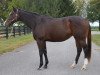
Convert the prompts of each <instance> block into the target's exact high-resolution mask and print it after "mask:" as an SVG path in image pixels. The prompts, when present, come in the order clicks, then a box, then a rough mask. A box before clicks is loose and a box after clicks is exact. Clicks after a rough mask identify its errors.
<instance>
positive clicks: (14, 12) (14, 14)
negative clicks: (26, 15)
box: [4, 7, 19, 27]
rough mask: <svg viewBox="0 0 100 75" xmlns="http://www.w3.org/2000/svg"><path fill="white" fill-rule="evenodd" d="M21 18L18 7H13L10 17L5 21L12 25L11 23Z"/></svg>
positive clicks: (7, 24)
mask: <svg viewBox="0 0 100 75" xmlns="http://www.w3.org/2000/svg"><path fill="white" fill-rule="evenodd" d="M18 19H19V12H18V9H17V8H14V7H13V10H12V11H11V12H10V14H9V17H8V18H7V19H6V21H5V22H4V24H5V26H7V27H8V26H10V25H11V24H13V23H15V22H16V21H18Z"/></svg>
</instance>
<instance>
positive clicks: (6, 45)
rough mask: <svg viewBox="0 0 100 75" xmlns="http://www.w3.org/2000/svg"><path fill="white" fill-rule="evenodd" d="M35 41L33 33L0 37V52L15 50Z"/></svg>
mask: <svg viewBox="0 0 100 75" xmlns="http://www.w3.org/2000/svg"><path fill="white" fill-rule="evenodd" d="M32 41H33V37H32V34H27V35H22V36H16V37H15V38H14V37H10V38H9V39H5V38H1V39H0V54H2V53H5V52H10V51H13V50H14V49H16V48H18V47H20V46H22V45H25V44H27V43H29V42H32Z"/></svg>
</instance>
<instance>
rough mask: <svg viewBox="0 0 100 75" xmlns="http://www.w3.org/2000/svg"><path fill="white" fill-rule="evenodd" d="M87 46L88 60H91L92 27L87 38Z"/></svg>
mask: <svg viewBox="0 0 100 75" xmlns="http://www.w3.org/2000/svg"><path fill="white" fill-rule="evenodd" d="M87 45H88V57H87V58H88V60H89V61H90V59H91V27H90V25H89V30H88V36H87Z"/></svg>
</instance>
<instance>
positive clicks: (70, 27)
mask: <svg viewBox="0 0 100 75" xmlns="http://www.w3.org/2000/svg"><path fill="white" fill-rule="evenodd" d="M16 21H22V22H23V23H25V24H26V25H27V26H28V27H30V28H31V29H32V32H33V37H34V39H35V40H36V42H37V45H38V48H39V56H40V65H39V68H38V69H40V68H41V67H42V66H43V55H44V57H45V65H44V68H47V65H48V63H49V61H48V57H47V48H46V41H51V42H61V41H64V40H67V39H68V38H70V37H71V36H73V37H74V39H75V42H76V47H77V55H76V58H75V61H74V63H73V64H72V65H71V67H72V68H74V67H75V65H76V64H77V63H78V59H79V57H80V53H81V51H82V49H83V51H84V65H83V66H82V69H86V67H87V65H88V62H89V61H90V58H91V28H90V25H89V21H88V20H87V19H84V18H82V17H79V16H68V17H63V18H52V17H48V16H44V15H40V14H37V13H32V12H27V11H25V10H22V9H17V8H13V10H12V12H11V13H10V14H9V17H8V18H7V20H6V21H5V25H6V26H10V25H11V24H13V23H15V22H16Z"/></svg>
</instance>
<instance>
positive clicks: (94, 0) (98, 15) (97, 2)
mask: <svg viewBox="0 0 100 75" xmlns="http://www.w3.org/2000/svg"><path fill="white" fill-rule="evenodd" d="M87 12H88V18H89V19H90V20H91V21H95V20H99V30H100V0H90V5H89V7H88V10H87Z"/></svg>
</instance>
